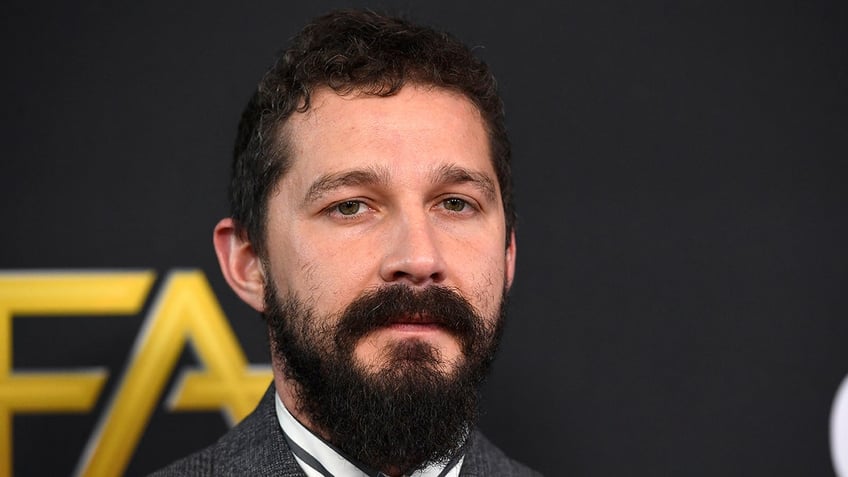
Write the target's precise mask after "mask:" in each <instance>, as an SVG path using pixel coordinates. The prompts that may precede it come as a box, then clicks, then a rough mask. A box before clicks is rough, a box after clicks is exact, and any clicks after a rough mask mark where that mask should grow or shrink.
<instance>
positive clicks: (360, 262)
mask: <svg viewBox="0 0 848 477" xmlns="http://www.w3.org/2000/svg"><path fill="white" fill-rule="evenodd" d="M298 237H300V238H295V239H293V240H292V241H291V248H290V249H289V253H287V254H286V258H285V262H286V263H284V264H281V265H282V267H280V268H279V270H283V271H284V273H283V275H284V276H283V277H281V278H282V279H283V280H284V281H286V282H287V283H288V285H289V287H290V289H291V290H293V291H295V293H297V294H299V295H302V296H303V298H306V299H310V300H311V301H312V303H313V305H314V306H316V307H318V308H320V309H321V310H322V311H324V312H336V311H339V310H341V309H342V308H344V306H346V305H347V303H349V302H350V301H352V299H353V298H355V297H356V296H358V294H359V293H361V292H362V291H363V290H364V289H365V288H367V286H368V285H369V283H370V282H369V280H370V278H371V277H372V276H375V275H376V272H375V270H376V267H375V264H376V263H378V256H377V254H376V253H375V250H374V247H373V246H369V245H368V244H364V243H361V241H352V240H348V239H346V238H344V237H332V234H327V233H322V234H314V233H313V234H311V235H310V233H309V232H302V233H300V234H298ZM302 237H313V238H311V239H308V240H307V239H304V238H302Z"/></svg>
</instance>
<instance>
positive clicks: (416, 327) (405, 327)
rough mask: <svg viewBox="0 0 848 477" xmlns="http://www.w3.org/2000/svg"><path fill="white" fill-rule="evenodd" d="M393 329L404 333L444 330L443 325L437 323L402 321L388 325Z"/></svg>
mask: <svg viewBox="0 0 848 477" xmlns="http://www.w3.org/2000/svg"><path fill="white" fill-rule="evenodd" d="M387 328H388V329H390V330H392V331H399V332H403V333H430V332H435V331H442V327H441V326H440V325H438V324H436V323H424V322H401V323H392V324H391V325H389V326H388V327H387Z"/></svg>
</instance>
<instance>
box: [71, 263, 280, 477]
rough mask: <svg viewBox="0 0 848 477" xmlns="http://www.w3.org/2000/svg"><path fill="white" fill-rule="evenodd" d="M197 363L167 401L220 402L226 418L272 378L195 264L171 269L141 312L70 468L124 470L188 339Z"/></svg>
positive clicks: (103, 475)
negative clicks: (129, 350)
mask: <svg viewBox="0 0 848 477" xmlns="http://www.w3.org/2000/svg"><path fill="white" fill-rule="evenodd" d="M189 339H190V340H191V341H192V344H193V345H194V350H195V352H196V353H197V355H198V356H197V357H198V359H199V360H200V361H201V362H202V363H203V364H204V365H205V369H203V370H201V371H191V372H186V373H184V374H183V377H182V379H180V380H178V384H177V385H176V389H175V391H174V392H173V393H172V395H173V397H172V399H171V400H170V401H171V403H170V405H171V408H172V409H179V410H187V409H196V410H209V409H221V410H222V411H223V412H224V413H225V415H226V416H227V418H228V420H229V421H230V423H231V424H232V423H234V422H237V421H239V420H241V419H242V418H243V417H245V416H246V415H247V414H248V413H249V412H250V411H251V410H252V409H253V407H254V406H255V405H256V403H257V402H258V401H259V398H260V397H261V396H262V394H263V392H264V391H265V389H266V388H267V387H268V384H269V383H270V382H271V371H270V368H269V367H267V366H263V367H261V368H260V367H252V366H249V365H248V363H247V360H246V359H245V356H244V353H243V352H242V350H241V347H240V346H239V343H238V341H237V340H236V337H235V335H234V334H233V332H232V330H231V329H230V327H229V325H228V324H227V320H226V318H225V317H224V314H223V312H222V311H221V308H220V306H219V305H218V302H217V300H216V299H215V296H214V295H213V294H212V290H211V289H210V287H209V284H208V283H207V282H206V279H205V277H204V276H203V273H202V272H199V271H184V272H173V273H172V274H171V275H170V276H169V277H168V279H167V281H166V282H165V284H164V285H163V287H162V290H161V292H160V294H159V296H158V298H157V301H156V303H155V305H154V306H153V307H152V308H151V312H150V314H149V315H148V317H147V318H146V319H145V322H144V324H143V325H142V329H141V331H140V332H139V335H138V338H137V340H136V344H135V349H134V350H133V354H132V356H131V357H130V362H129V365H128V368H127V371H126V373H125V374H124V377H123V381H122V382H121V384H120V386H119V388H118V391H117V393H116V395H115V397H114V398H113V400H112V402H111V404H110V405H109V406H108V407H107V409H106V411H105V412H104V415H103V417H102V418H101V420H100V423H99V424H98V427H97V429H96V430H95V432H94V434H93V435H92V437H91V439H90V440H89V442H88V446H87V448H86V452H85V454H84V455H83V456H82V458H81V460H80V463H79V466H78V468H77V475H81V476H86V477H107V476H119V475H121V474H123V472H124V470H125V469H126V466H127V465H128V464H129V461H130V458H131V456H132V453H133V451H134V450H135V447H136V445H137V444H138V441H139V439H140V438H141V435H142V434H143V432H144V429H145V427H146V425H147V421H148V419H149V418H150V416H151V415H152V413H153V408H154V406H155V405H156V403H157V402H158V401H159V398H160V397H161V396H162V391H163V387H164V386H165V383H166V382H167V380H168V377H169V376H170V374H171V372H172V371H173V369H174V366H175V364H176V362H177V359H178V358H179V355H180V352H181V351H182V349H183V346H184V345H185V343H186V341H187V340H189Z"/></svg>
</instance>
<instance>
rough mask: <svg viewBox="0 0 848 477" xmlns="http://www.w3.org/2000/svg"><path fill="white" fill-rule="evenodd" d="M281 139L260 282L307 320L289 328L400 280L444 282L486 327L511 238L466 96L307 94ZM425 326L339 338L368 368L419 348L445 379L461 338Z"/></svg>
mask: <svg viewBox="0 0 848 477" xmlns="http://www.w3.org/2000/svg"><path fill="white" fill-rule="evenodd" d="M284 134H287V135H288V138H289V143H290V144H291V149H290V150H289V151H288V152H289V155H290V158H291V166H290V168H289V169H288V170H287V172H286V173H285V175H284V176H283V178H282V179H281V181H280V183H279V185H278V187H277V188H276V189H275V190H274V191H273V192H272V194H271V196H270V197H269V202H268V222H267V229H266V230H267V236H266V244H267V247H266V249H267V256H266V257H264V258H265V261H266V266H265V273H266V286H272V287H273V288H274V290H275V292H276V295H277V296H279V297H281V298H286V297H289V298H295V299H297V300H299V301H300V302H301V303H302V304H303V305H304V306H306V307H308V308H309V310H310V312H311V316H312V317H313V318H314V319H315V320H317V321H320V322H318V323H304V324H303V326H305V327H310V328H312V329H316V330H327V331H330V332H332V330H333V329H334V327H335V325H336V324H337V322H338V320H339V319H340V317H341V315H342V313H343V311H344V310H345V309H346V307H348V305H350V304H351V303H352V302H354V301H355V300H356V299H357V298H360V297H361V296H363V295H364V294H366V293H368V292H372V291H375V290H379V289H382V288H386V287H387V286H390V285H403V286H405V287H407V288H409V289H411V290H413V291H424V290H426V289H428V288H429V287H434V286H438V287H442V288H448V289H452V290H453V291H455V292H456V293H457V294H458V295H460V296H461V297H463V298H465V300H467V302H468V303H469V304H470V305H471V307H472V308H473V309H474V311H475V312H476V315H477V316H479V317H480V319H481V320H483V321H484V323H481V325H482V326H484V327H485V328H487V329H494V327H495V326H494V322H495V321H496V320H497V319H498V316H499V310H500V305H501V302H502V297H503V293H504V290H505V289H507V288H508V287H509V285H510V284H511V281H512V276H513V271H514V260H515V248H514V247H515V245H514V244H515V241H514V240H513V241H511V242H510V243H511V244H510V246H509V247H507V246H506V243H505V237H506V231H505V222H504V210H503V204H502V202H501V199H500V197H501V196H500V189H499V186H498V182H497V178H496V175H495V171H494V168H493V167H492V163H491V159H490V153H489V146H488V137H487V134H486V131H485V129H484V124H483V121H482V119H481V117H480V114H479V113H478V112H477V110H476V109H475V108H474V106H473V105H472V104H471V103H470V102H469V101H468V100H467V99H465V98H464V97H463V96H461V95H459V94H455V93H452V92H448V91H445V90H441V89H435V88H422V87H415V86H406V87H405V88H403V89H402V90H401V91H400V92H399V93H398V94H397V95H395V96H391V97H387V98H379V97H371V96H358V95H356V94H352V95H348V96H339V95H337V94H335V93H334V92H332V91H330V90H327V89H321V90H318V91H316V92H315V94H314V96H313V98H312V107H311V108H310V109H309V111H307V112H306V113H296V114H295V115H294V116H292V117H291V118H290V119H289V121H288V123H287V125H286V127H285V131H284ZM435 321H437V320H432V319H431V318H430V317H427V316H422V315H414V316H398V317H393V318H391V319H390V320H389V322H388V323H386V324H385V326H379V327H377V328H375V329H373V330H369V331H368V332H367V333H366V334H365V335H364V336H362V337H361V338H359V339H357V341H356V342H355V343H353V345H352V354H353V361H354V363H355V364H356V365H357V366H358V367H360V368H361V369H363V370H365V371H366V372H367V373H373V374H379V373H380V372H381V371H385V370H386V369H387V368H388V367H390V366H393V363H396V360H395V359H394V358H396V357H393V356H392V353H393V352H395V351H396V350H397V349H399V348H404V347H407V345H409V344H423V345H426V347H427V348H428V349H430V350H431V351H432V354H433V356H435V357H436V358H437V362H436V367H437V369H438V370H439V371H440V372H441V373H443V374H446V375H449V374H451V373H452V371H454V370H455V369H456V368H457V367H458V366H459V365H460V364H461V363H462V362H463V359H464V349H463V343H462V340H461V339H460V337H458V336H456V334H455V333H453V332H451V331H450V330H449V329H447V328H446V327H445V326H441V325H440V324H438V323H435ZM322 343H323V346H327V347H332V346H333V344H332V340H322ZM319 351H323V352H326V353H328V354H332V353H333V352H334V350H333V349H326V350H319Z"/></svg>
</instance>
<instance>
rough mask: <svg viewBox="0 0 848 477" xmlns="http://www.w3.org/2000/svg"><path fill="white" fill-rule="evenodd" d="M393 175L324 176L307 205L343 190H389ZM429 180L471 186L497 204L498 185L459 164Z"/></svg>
mask: <svg viewBox="0 0 848 477" xmlns="http://www.w3.org/2000/svg"><path fill="white" fill-rule="evenodd" d="M389 175H390V174H389V171H388V170H387V169H385V168H376V167H369V168H365V169H353V170H349V171H342V172H335V173H331V174H324V175H323V176H321V177H319V178H318V179H316V180H315V182H313V183H312V185H310V186H309V189H308V190H307V191H306V194H305V195H304V198H303V203H304V204H308V203H310V202H315V201H317V200H319V199H321V197H323V196H324V195H325V194H328V193H330V192H332V191H334V190H336V189H339V188H342V187H356V186H369V185H379V186H385V185H387V184H388V183H389ZM429 180H430V182H431V183H432V184H471V185H472V186H474V187H475V188H477V189H478V190H479V191H480V192H482V193H483V195H485V196H486V199H487V200H490V201H494V200H496V198H497V194H496V193H495V183H494V181H492V179H491V178H490V177H489V176H488V175H486V174H484V173H482V172H477V171H473V170H469V169H466V168H464V167H459V166H457V165H455V164H446V165H443V166H440V167H438V168H436V169H435V170H434V171H432V172H431V173H430V174H429Z"/></svg>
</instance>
